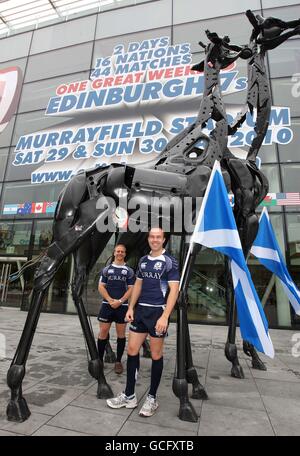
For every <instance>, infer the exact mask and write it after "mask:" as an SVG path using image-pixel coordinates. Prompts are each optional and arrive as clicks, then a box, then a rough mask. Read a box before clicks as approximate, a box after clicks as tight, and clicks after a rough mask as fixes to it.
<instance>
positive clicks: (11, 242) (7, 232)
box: [0, 222, 31, 256]
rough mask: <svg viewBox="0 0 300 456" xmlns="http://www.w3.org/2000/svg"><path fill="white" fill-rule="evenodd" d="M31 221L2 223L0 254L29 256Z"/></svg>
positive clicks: (0, 225) (0, 226) (0, 224)
mask: <svg viewBox="0 0 300 456" xmlns="http://www.w3.org/2000/svg"><path fill="white" fill-rule="evenodd" d="M30 235H31V222H3V223H0V255H7V254H9V255H18V256H27V255H28V248H29V241H30Z"/></svg>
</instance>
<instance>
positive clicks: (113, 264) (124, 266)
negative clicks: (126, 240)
mask: <svg viewBox="0 0 300 456" xmlns="http://www.w3.org/2000/svg"><path fill="white" fill-rule="evenodd" d="M111 266H113V267H114V268H126V263H124V264H122V265H119V264H115V263H112V264H111Z"/></svg>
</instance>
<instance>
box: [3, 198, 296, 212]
mask: <svg viewBox="0 0 300 456" xmlns="http://www.w3.org/2000/svg"><path fill="white" fill-rule="evenodd" d="M229 201H230V204H231V205H232V206H233V204H234V196H233V195H232V194H230V195H229ZM56 205H57V201H51V202H49V201H42V202H37V203H35V202H26V203H14V204H5V205H4V207H3V211H2V213H3V215H29V214H54V212H55V207H56ZM260 206H300V193H268V194H267V196H266V197H265V199H264V200H263V201H262V202H261V204H260Z"/></svg>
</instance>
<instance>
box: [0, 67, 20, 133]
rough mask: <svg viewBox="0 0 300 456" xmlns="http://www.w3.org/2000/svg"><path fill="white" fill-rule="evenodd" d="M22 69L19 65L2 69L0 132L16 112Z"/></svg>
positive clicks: (0, 71) (0, 83)
mask: <svg viewBox="0 0 300 456" xmlns="http://www.w3.org/2000/svg"><path fill="white" fill-rule="evenodd" d="M21 86H22V71H21V70H20V68H18V67H9V68H5V69H4V70H0V133H1V132H2V131H3V130H4V128H5V127H6V125H7V124H8V122H9V121H10V119H11V118H12V116H13V115H14V114H15V112H16V110H17V106H18V102H19V98H20V94H21Z"/></svg>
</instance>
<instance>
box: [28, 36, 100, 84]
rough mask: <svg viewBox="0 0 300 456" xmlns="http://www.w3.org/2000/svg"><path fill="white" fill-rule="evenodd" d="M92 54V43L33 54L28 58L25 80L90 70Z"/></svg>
mask: <svg viewBox="0 0 300 456" xmlns="http://www.w3.org/2000/svg"><path fill="white" fill-rule="evenodd" d="M91 56H92V43H86V44H82V45H80V46H71V47H68V48H66V49H60V50H58V51H52V52H46V53H45V54H38V55H32V56H30V57H29V60H28V67H27V70H26V77H25V82H29V81H37V80H39V79H47V78H50V77H52V76H59V75H63V74H71V73H75V72H79V71H84V70H88V69H89V68H90V64H91Z"/></svg>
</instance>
